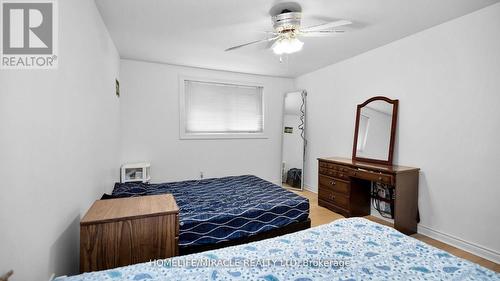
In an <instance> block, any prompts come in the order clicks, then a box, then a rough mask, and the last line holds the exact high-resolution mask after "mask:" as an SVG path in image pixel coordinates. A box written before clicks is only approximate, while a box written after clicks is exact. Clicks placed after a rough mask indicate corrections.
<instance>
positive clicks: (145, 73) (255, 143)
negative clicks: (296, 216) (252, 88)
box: [120, 60, 293, 182]
mask: <svg viewBox="0 0 500 281" xmlns="http://www.w3.org/2000/svg"><path fill="white" fill-rule="evenodd" d="M179 75H183V76H184V75H185V76H193V77H199V78H211V79H216V80H225V81H241V82H247V83H257V84H262V85H263V86H264V103H265V121H264V122H265V123H264V124H265V131H266V132H265V133H266V134H267V136H268V138H266V139H223V140H220V139H218V140H186V139H184V140H180V139H179V85H178V84H179ZM120 77H121V84H120V86H121V94H122V95H121V101H120V106H121V160H122V162H123V163H125V162H133V161H151V174H152V181H153V182H163V181H176V180H184V179H195V178H198V177H199V174H200V171H203V172H204V176H205V178H209V177H221V176H227V175H241V174H255V175H257V176H259V177H261V178H264V179H266V180H269V181H272V182H279V181H280V178H279V177H280V163H281V128H280V127H281V124H282V115H281V114H282V102H283V95H284V93H285V92H287V91H290V90H293V81H292V80H291V79H285V78H273V77H266V76H257V75H246V74H239V73H232V72H223V71H213V70H206V69H199V68H190V67H181V66H174V65H167V64H158V63H148V62H140V61H133V60H122V61H121V67H120Z"/></svg>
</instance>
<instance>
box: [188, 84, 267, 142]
mask: <svg viewBox="0 0 500 281" xmlns="http://www.w3.org/2000/svg"><path fill="white" fill-rule="evenodd" d="M262 90H263V88H262V86H251V85H243V84H241V85H240V84H231V83H222V82H213V81H199V80H190V79H181V104H180V105H181V110H180V112H181V118H180V119H181V124H180V125H181V126H180V127H181V132H180V133H181V138H258V137H264V135H263V134H264V113H263V91H262Z"/></svg>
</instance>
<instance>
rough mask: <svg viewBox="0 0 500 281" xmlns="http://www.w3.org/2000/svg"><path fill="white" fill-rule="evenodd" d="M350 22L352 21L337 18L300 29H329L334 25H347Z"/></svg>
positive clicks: (305, 30)
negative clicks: (336, 19)
mask: <svg viewBox="0 0 500 281" xmlns="http://www.w3.org/2000/svg"><path fill="white" fill-rule="evenodd" d="M351 23H352V22H351V21H348V20H338V21H333V22H329V23H324V24H320V25H314V26H309V27H304V28H302V29H301V30H300V31H302V32H308V31H319V30H328V29H331V28H334V27H339V26H344V25H349V24H351Z"/></svg>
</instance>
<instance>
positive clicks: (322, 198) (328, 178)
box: [318, 157, 420, 235]
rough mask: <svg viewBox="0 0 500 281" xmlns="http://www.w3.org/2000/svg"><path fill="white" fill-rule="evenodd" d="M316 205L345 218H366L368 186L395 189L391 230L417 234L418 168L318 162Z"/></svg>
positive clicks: (340, 160) (332, 160)
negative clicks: (378, 185) (375, 183)
mask: <svg viewBox="0 0 500 281" xmlns="http://www.w3.org/2000/svg"><path fill="white" fill-rule="evenodd" d="M318 161H319V167H318V204H319V205H320V206H323V207H325V208H328V209H330V210H332V211H334V212H337V213H340V214H342V215H344V216H345V217H355V216H367V215H370V209H371V203H370V202H371V191H370V188H371V182H380V183H384V184H388V185H390V186H392V188H394V194H395V198H394V202H393V203H394V227H395V228H396V229H397V230H399V231H401V232H403V233H405V234H408V235H410V234H414V233H416V232H417V223H418V175H419V170H420V169H419V168H412V167H404V166H389V165H379V164H370V163H362V162H356V161H353V160H352V159H348V158H340V157H330V158H318Z"/></svg>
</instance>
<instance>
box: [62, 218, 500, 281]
mask: <svg viewBox="0 0 500 281" xmlns="http://www.w3.org/2000/svg"><path fill="white" fill-rule="evenodd" d="M189 261H212V262H214V263H212V265H210V264H208V263H205V264H208V265H205V264H201V262H200V263H199V264H198V265H199V266H189V265H191V264H188V263H187V262H189ZM265 261H270V262H268V263H264V262H265ZM272 261H276V263H274V264H273V263H272ZM237 262H239V265H238V264H237ZM259 262H260V263H259ZM223 263H224V264H229V263H232V265H234V266H220V264H223ZM285 263H286V264H285ZM249 264H250V265H249ZM169 265H170V266H169ZM173 265H184V266H173ZM252 265H253V266H252ZM115 278H116V279H117V280H182V281H186V280H281V281H283V280H295V281H297V280H311V281H313V280H323V281H327V280H328V281H329V280H455V281H459V280H463V281H466V280H467V281H468V280H500V274H498V273H495V272H493V271H491V270H489V269H486V268H484V267H481V266H480V265H478V264H475V263H472V262H469V261H467V260H463V259H461V258H458V257H456V256H453V255H452V254H450V253H447V252H445V251H443V250H439V249H436V248H434V247H432V246H430V245H428V244H425V243H423V242H420V241H418V240H416V239H413V238H411V237H407V236H405V235H403V234H401V233H400V232H398V231H396V230H394V229H393V228H390V227H387V226H383V225H380V224H377V223H374V222H371V221H368V220H366V219H363V218H352V219H339V220H336V221H334V222H332V223H329V224H325V225H321V226H318V227H314V228H311V229H308V230H303V231H300V232H296V233H292V234H288V235H284V236H280V237H275V238H272V239H267V240H262V241H259V242H255V243H249V244H244V245H239V246H235V247H228V248H223V249H219V250H215V251H208V252H203V253H199V254H195V255H189V256H181V257H174V258H171V259H168V260H167V261H165V262H164V263H163V264H161V263H156V264H153V265H152V264H151V263H149V262H147V263H142V264H136V265H132V266H127V267H123V268H116V269H113V270H107V271H99V272H92V273H89V274H82V275H77V276H72V277H60V278H57V279H56V280H55V281H95V280H115Z"/></svg>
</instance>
